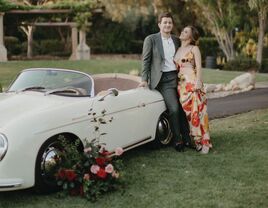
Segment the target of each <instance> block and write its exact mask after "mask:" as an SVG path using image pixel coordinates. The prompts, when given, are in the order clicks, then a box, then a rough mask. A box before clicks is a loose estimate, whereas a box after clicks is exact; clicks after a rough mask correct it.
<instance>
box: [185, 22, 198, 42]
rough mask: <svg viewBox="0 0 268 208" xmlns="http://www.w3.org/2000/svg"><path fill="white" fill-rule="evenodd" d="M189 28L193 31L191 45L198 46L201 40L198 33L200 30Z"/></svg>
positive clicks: (189, 26)
mask: <svg viewBox="0 0 268 208" xmlns="http://www.w3.org/2000/svg"><path fill="white" fill-rule="evenodd" d="M187 27H188V28H190V29H191V31H192V37H191V42H190V44H191V45H197V41H198V39H199V32H198V30H197V29H196V28H195V27H193V26H191V25H188V26H187Z"/></svg>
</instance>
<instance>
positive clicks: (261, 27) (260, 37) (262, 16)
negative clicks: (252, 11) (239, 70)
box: [256, 12, 266, 64]
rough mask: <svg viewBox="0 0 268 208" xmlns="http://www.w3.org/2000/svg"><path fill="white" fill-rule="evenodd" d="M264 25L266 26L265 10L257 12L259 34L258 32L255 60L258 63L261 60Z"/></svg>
mask: <svg viewBox="0 0 268 208" xmlns="http://www.w3.org/2000/svg"><path fill="white" fill-rule="evenodd" d="M265 27H266V14H265V12H259V34H258V46H257V57H256V60H257V62H258V63H259V64H261V62H262V51H263V39H264V32H265Z"/></svg>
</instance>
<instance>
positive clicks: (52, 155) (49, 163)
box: [41, 144, 60, 182]
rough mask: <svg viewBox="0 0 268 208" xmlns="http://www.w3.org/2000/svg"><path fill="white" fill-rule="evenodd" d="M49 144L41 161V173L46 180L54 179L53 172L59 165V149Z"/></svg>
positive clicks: (51, 180) (52, 180)
mask: <svg viewBox="0 0 268 208" xmlns="http://www.w3.org/2000/svg"><path fill="white" fill-rule="evenodd" d="M53 145H54V144H51V145H50V146H49V147H48V148H47V149H46V150H45V152H44V154H43V156H42V161H41V175H42V178H43V179H44V180H45V181H47V182H54V181H55V173H56V171H57V168H58V165H59V160H58V159H59V158H60V150H59V149H57V148H56V147H55V146H56V145H54V146H53Z"/></svg>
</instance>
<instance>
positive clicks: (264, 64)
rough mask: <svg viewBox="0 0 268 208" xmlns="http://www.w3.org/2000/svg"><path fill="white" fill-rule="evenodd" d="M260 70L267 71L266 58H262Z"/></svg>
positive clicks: (267, 63) (267, 61)
mask: <svg viewBox="0 0 268 208" xmlns="http://www.w3.org/2000/svg"><path fill="white" fill-rule="evenodd" d="M260 72H263V73H268V58H266V59H263V60H262V65H261V69H260Z"/></svg>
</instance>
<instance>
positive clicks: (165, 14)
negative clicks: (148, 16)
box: [158, 12, 174, 23]
mask: <svg viewBox="0 0 268 208" xmlns="http://www.w3.org/2000/svg"><path fill="white" fill-rule="evenodd" d="M164 17H168V18H171V19H172V23H174V19H173V17H172V15H171V13H169V12H164V13H161V14H159V15H158V23H161V21H162V19H163V18H164Z"/></svg>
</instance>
